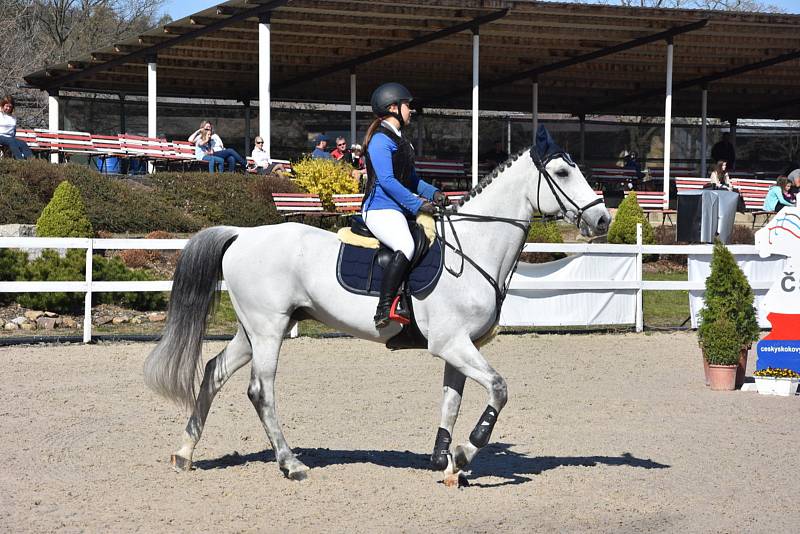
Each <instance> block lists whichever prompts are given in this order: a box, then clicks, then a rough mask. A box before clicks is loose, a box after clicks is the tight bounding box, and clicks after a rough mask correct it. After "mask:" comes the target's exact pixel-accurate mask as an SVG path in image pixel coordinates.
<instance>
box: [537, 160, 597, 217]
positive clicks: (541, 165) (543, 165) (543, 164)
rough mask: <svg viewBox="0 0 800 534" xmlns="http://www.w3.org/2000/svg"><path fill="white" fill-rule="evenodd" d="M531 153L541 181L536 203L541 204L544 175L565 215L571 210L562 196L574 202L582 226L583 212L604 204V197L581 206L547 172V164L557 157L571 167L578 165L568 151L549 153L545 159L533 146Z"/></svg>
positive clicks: (571, 202)
mask: <svg viewBox="0 0 800 534" xmlns="http://www.w3.org/2000/svg"><path fill="white" fill-rule="evenodd" d="M530 154H531V159H532V160H533V164H534V165H536V169H537V170H538V171H539V183H538V185H537V187H536V205H537V206H540V205H541V204H540V194H541V191H542V177H544V181H545V182H547V186H548V187H549V188H550V192H551V193H553V198H555V199H556V202H558V207H559V208H560V209H561V213H562V214H564V216H565V217H566V215H567V213H569V210H568V209H567V207H566V206H565V205H564V201H563V200H562V197H563V198H564V199H566V201H567V202H569V203H570V204H572V205H573V206H574V207H575V214H576V217H575V225H576V226H577V227H578V228H580V226H581V221H582V220H583V214H584V213H585V212H586V210H588V209H589V208H592V207H594V206H597V205H598V204H602V203H603V199H602V198H596V199H594V200H592V201H591V202H589V203H588V204H586V205H585V206H583V207H580V206H578V204H576V203H575V201H574V200H572V198H570V196H569V195H567V194H566V193H565V192H564V190H563V189H561V186H560V185H558V182H556V181H555V180H554V179H553V177H552V176H550V173H549V172H547V164H548V163H550V162H551V161H552V160H554V159H555V158H557V157H560V158H561V159H563V160H564V162H565V163H566V164H567V165H569V166H570V167H573V168H574V167H576V165H575V162H574V161H572V158H571V157H570V155H569V154H567V153H566V152H554V153H552V154H548V155H547V156H546V157H545V159H542V158H541V157H540V156H539V153H538V152H537V151H536V150H535V149H534V148H531V150H530ZM556 190H557V191H558V193H560V195H559V194H558V193H556Z"/></svg>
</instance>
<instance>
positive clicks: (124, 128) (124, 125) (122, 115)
mask: <svg viewBox="0 0 800 534" xmlns="http://www.w3.org/2000/svg"><path fill="white" fill-rule="evenodd" d="M119 133H121V134H125V133H128V116H127V113H126V110H125V93H120V94H119Z"/></svg>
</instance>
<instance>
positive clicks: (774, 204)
mask: <svg viewBox="0 0 800 534" xmlns="http://www.w3.org/2000/svg"><path fill="white" fill-rule="evenodd" d="M788 189H789V180H787V179H786V177H785V176H778V179H777V180H776V185H773V186H772V187H770V188H769V191H767V196H766V197H765V198H764V206H763V208H764V211H775V212H777V211H780V210H781V209H783V207H784V206H794V204H792V203H791V202H789V201H788V200H786V199H785V198H784V196H783V194H784V193H785V192H787V191H788Z"/></svg>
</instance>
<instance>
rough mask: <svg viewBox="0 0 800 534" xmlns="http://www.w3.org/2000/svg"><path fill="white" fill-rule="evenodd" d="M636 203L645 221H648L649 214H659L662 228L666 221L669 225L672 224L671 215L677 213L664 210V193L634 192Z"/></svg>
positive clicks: (667, 209)
mask: <svg viewBox="0 0 800 534" xmlns="http://www.w3.org/2000/svg"><path fill="white" fill-rule="evenodd" d="M635 193H636V202H637V203H638V204H639V206H640V207H641V208H642V211H644V214H645V216H646V217H647V220H648V221H649V220H650V214H651V213H655V214H661V225H662V226H663V225H664V224H665V223H666V221H667V220H669V223H670V224H674V223H673V222H672V215H675V214H676V213H677V212H676V211H675V210H673V209H669V208H666V209H665V208H664V192H663V191H636V192H635Z"/></svg>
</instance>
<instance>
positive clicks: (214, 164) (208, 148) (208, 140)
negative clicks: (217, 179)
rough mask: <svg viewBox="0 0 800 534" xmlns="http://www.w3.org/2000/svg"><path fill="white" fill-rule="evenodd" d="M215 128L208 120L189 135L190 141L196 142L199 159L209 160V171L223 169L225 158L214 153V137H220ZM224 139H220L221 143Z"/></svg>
mask: <svg viewBox="0 0 800 534" xmlns="http://www.w3.org/2000/svg"><path fill="white" fill-rule="evenodd" d="M213 132H214V128H213V127H212V126H211V123H209V122H208V121H203V122H201V123H200V129H199V130H197V131H196V132H194V133H193V134H192V135H190V136H189V142H190V143H194V157H195V159H197V160H199V161H207V162H208V172H217V168H219V169H220V171H222V168H223V166H224V165H225V160H224V159H222V158H220V157H217V156H215V155H214V146H213V145H214V138H215V137H216V138H217V139H219V137H218V136H217V135H215V134H214V133H213ZM221 142H222V141H220V143H221Z"/></svg>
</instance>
